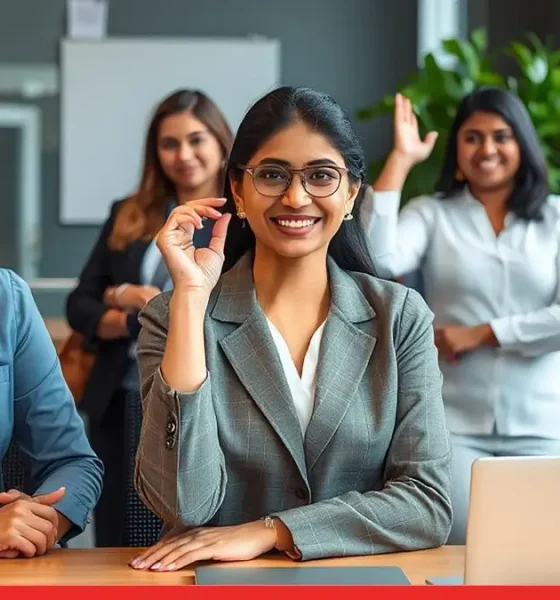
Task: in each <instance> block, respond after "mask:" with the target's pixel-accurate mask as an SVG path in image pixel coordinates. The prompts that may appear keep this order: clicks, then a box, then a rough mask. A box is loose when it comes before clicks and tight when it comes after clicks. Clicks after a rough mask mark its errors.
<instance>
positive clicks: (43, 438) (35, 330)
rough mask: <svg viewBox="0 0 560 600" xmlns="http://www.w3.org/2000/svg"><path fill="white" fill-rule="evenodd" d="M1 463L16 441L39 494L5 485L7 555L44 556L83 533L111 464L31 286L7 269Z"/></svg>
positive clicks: (2, 520)
mask: <svg viewBox="0 0 560 600" xmlns="http://www.w3.org/2000/svg"><path fill="white" fill-rule="evenodd" d="M0 307H1V309H2V318H1V319H0V460H1V459H2V458H3V457H4V456H5V454H6V451H7V449H8V446H9V445H10V442H12V441H13V442H15V443H16V444H17V445H18V446H19V448H20V450H21V452H22V454H23V456H24V457H25V459H26V460H25V462H26V464H27V465H28V466H29V469H30V475H31V480H32V481H33V483H34V486H36V489H35V491H34V495H33V496H32V497H31V496H28V495H27V494H24V493H22V492H20V491H17V490H5V488H4V482H3V478H2V474H1V471H0V558H14V557H16V556H26V557H31V556H36V555H41V554H44V553H45V552H47V551H48V550H49V549H50V548H51V547H52V546H54V545H55V544H56V543H57V542H59V541H66V540H68V539H70V538H71V537H73V536H75V535H77V534H78V533H80V532H81V531H83V529H84V527H85V526H86V524H87V522H88V519H89V514H90V512H91V510H92V509H93V507H94V506H95V504H96V502H97V500H98V498H99V496H100V494H101V485H102V477H103V465H102V463H101V461H100V460H99V459H98V458H97V456H96V455H95V453H94V452H93V450H92V449H91V446H90V445H89V442H88V440H87V437H86V434H85V430H84V425H83V422H82V420H81V418H80V416H79V415H78V412H77V411H76V407H75V404H74V400H73V398H72V395H71V393H70V391H69V389H68V387H67V385H66V382H65V381H64V378H63V376H62V372H61V369H60V364H59V361H58V357H57V355H56V351H55V348H54V345H53V343H52V340H51V338H50V335H49V333H48V331H47V328H46V326H45V324H44V322H43V319H42V318H41V315H40V313H39V310H38V308H37V306H36V304H35V301H34V299H33V296H32V295H31V291H30V289H29V287H28V286H27V284H26V283H25V282H24V281H23V280H22V279H21V278H20V277H18V276H17V275H16V274H15V273H13V272H12V271H9V270H7V269H0Z"/></svg>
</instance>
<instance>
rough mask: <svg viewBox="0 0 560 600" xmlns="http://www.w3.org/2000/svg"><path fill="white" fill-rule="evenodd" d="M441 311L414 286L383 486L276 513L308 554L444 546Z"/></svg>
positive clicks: (447, 453)
mask: <svg viewBox="0 0 560 600" xmlns="http://www.w3.org/2000/svg"><path fill="white" fill-rule="evenodd" d="M432 318H433V315H432V313H431V312H430V311H429V309H428V308H427V306H426V305H425V304H424V302H423V300H422V299H421V297H420V295H419V294H417V293H416V292H414V291H413V290H409V291H408V292H407V296H406V300H405V301H404V304H403V307H402V312H401V316H400V327H399V332H398V335H397V344H396V347H397V353H396V359H397V362H398V380H399V384H398V391H397V393H398V399H397V415H396V424H395V429H394V433H393V439H392V442H391V444H390V448H389V452H388V454H387V458H386V464H385V473H384V480H385V485H384V487H383V488H382V489H381V490H379V491H370V492H366V493H359V492H357V491H351V492H348V493H346V494H343V495H342V496H338V497H335V498H331V499H329V500H323V501H319V502H316V503H314V504H310V505H308V506H304V507H300V508H294V509H291V510H287V511H283V512H279V513H276V515H275V516H277V517H278V518H279V519H281V520H282V521H283V522H284V524H285V525H286V526H287V527H288V529H289V530H290V531H291V533H292V536H293V539H294V544H295V546H296V548H297V550H298V551H299V553H300V555H301V558H302V560H311V559H318V558H326V557H329V556H341V555H342V556H352V555H370V554H382V553H387V552H398V551H408V550H419V549H424V548H432V547H436V546H440V545H442V544H444V543H445V542H446V541H447V537H448V535H449V531H450V528H451V517H452V513H451V501H450V488H451V484H450V459H451V447H450V440H449V435H448V432H447V428H446V424H445V416H444V410H443V402H442V396H441V384H442V377H441V373H440V370H439V367H438V362H437V350H436V348H435V345H434V339H433V328H432Z"/></svg>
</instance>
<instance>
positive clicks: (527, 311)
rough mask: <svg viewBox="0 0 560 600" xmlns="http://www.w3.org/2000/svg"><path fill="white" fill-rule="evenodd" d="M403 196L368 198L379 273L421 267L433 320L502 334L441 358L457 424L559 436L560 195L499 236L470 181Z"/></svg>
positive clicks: (456, 427) (467, 430) (463, 429)
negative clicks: (459, 189)
mask: <svg viewBox="0 0 560 600" xmlns="http://www.w3.org/2000/svg"><path fill="white" fill-rule="evenodd" d="M399 203H400V194H399V193H398V192H374V191H373V190H371V191H370V192H369V193H368V194H367V195H366V198H365V201H364V205H363V209H362V218H363V221H364V224H365V228H366V232H367V236H368V239H369V243H370V246H371V249H372V254H373V259H374V262H375V266H376V268H377V270H378V272H379V274H380V275H381V276H384V277H398V276H401V275H404V274H407V273H410V272H412V271H415V270H417V269H420V271H421V273H422V275H423V279H424V290H425V298H426V301H427V303H428V305H429V306H430V308H431V309H432V311H433V312H434V315H435V323H436V324H455V325H467V326H474V325H479V324H481V323H489V324H490V326H491V327H492V329H493V331H494V334H495V336H496V338H497V340H498V342H499V344H500V347H499V348H484V349H480V350H476V351H474V352H471V353H467V354H465V355H464V356H462V357H461V358H460V359H459V362H458V364H455V365H452V364H450V363H447V362H445V361H440V366H441V370H442V373H443V376H444V387H443V396H444V403H445V408H446V413H447V417H448V422H449V427H450V429H451V431H452V432H454V433H459V434H472V435H476V434H490V433H492V432H493V430H494V428H496V430H497V431H498V432H499V433H501V434H504V435H514V436H537V437H547V438H554V439H560V198H559V197H555V196H551V197H550V198H549V200H548V202H547V203H546V205H545V206H544V210H543V212H544V215H543V216H544V218H543V220H542V221H540V222H538V221H530V222H527V221H524V220H522V219H518V218H516V217H515V216H514V215H513V214H509V215H508V216H507V218H506V224H505V229H504V230H503V231H502V232H501V233H500V234H499V235H498V236H496V234H495V232H494V230H493V229H492V226H491V224H490V221H489V219H488V216H487V213H486V211H485V209H484V207H483V205H482V204H481V203H480V202H478V201H477V200H476V199H475V198H474V197H473V196H472V195H471V194H470V193H469V192H468V191H465V192H464V193H462V194H461V195H459V196H457V197H456V198H453V199H444V200H442V199H437V198H434V197H431V196H424V197H421V198H418V199H415V200H413V201H411V202H410V203H408V204H407V205H406V206H405V207H404V208H403V210H402V211H401V212H400V214H399Z"/></svg>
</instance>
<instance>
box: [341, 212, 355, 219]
mask: <svg viewBox="0 0 560 600" xmlns="http://www.w3.org/2000/svg"><path fill="white" fill-rule="evenodd" d="M353 218H354V215H353V214H352V213H346V214H345V215H344V219H342V220H343V221H351V220H352V219H353Z"/></svg>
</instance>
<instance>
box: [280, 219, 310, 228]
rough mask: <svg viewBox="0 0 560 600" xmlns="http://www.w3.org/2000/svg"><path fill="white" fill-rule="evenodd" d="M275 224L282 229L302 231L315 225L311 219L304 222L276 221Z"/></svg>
mask: <svg viewBox="0 0 560 600" xmlns="http://www.w3.org/2000/svg"><path fill="white" fill-rule="evenodd" d="M276 221H277V223H278V224H279V225H281V226H282V227H291V228H292V229H303V228H304V227H311V225H313V224H314V223H315V221H314V220H313V219H308V220H306V221H300V220H298V221H287V220H284V219H276Z"/></svg>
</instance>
